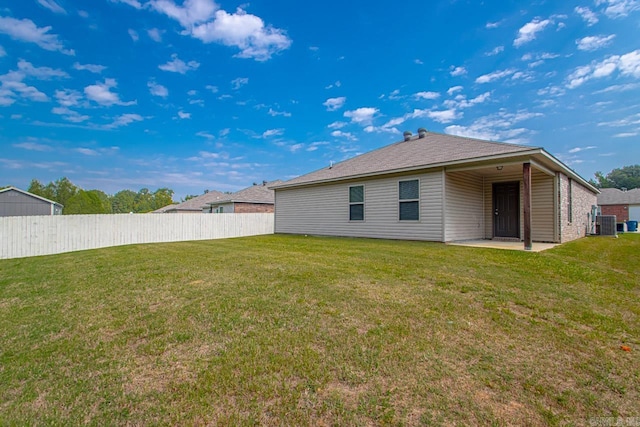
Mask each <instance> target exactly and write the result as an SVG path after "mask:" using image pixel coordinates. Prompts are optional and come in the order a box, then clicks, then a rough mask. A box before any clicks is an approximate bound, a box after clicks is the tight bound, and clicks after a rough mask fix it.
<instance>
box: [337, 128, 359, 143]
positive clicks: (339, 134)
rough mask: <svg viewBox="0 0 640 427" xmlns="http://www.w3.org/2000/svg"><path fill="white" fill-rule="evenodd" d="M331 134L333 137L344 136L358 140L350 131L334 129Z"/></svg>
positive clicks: (351, 139)
mask: <svg viewBox="0 0 640 427" xmlns="http://www.w3.org/2000/svg"><path fill="white" fill-rule="evenodd" d="M331 136H333V137H335V138H345V139H348V140H349V141H357V140H358V138H356V136H355V135H354V134H352V133H351V132H342V131H341V130H334V131H333V132H331Z"/></svg>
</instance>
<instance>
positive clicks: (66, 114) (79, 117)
mask: <svg viewBox="0 0 640 427" xmlns="http://www.w3.org/2000/svg"><path fill="white" fill-rule="evenodd" d="M51 112H52V113H53V114H57V115H60V116H62V118H63V119H65V120H66V121H69V122H72V123H82V122H84V121H86V120H89V119H90V117H89V116H87V115H83V114H80V113H78V112H77V111H73V110H71V109H69V108H68V107H64V106H63V107H54V108H52V109H51Z"/></svg>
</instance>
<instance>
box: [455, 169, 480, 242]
mask: <svg viewBox="0 0 640 427" xmlns="http://www.w3.org/2000/svg"><path fill="white" fill-rule="evenodd" d="M482 180H483V179H482V176H480V175H478V174H475V173H473V172H452V173H447V174H446V181H445V193H446V214H445V241H446V242H451V241H455V240H470V239H482V238H483V237H484V216H483V203H484V201H483V194H482Z"/></svg>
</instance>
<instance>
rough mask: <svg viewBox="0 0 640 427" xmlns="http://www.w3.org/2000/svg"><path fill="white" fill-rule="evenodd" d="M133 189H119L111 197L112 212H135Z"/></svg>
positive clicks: (134, 193)
mask: <svg viewBox="0 0 640 427" xmlns="http://www.w3.org/2000/svg"><path fill="white" fill-rule="evenodd" d="M136 195H137V193H136V192H135V191H131V190H121V191H118V192H117V193H116V194H114V195H113V197H112V198H111V207H112V211H113V213H129V212H135V205H136Z"/></svg>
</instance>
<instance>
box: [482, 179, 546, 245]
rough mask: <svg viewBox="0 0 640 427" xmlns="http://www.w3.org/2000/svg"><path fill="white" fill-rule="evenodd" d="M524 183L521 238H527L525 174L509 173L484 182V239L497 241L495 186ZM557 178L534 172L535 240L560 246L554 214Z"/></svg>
mask: <svg viewBox="0 0 640 427" xmlns="http://www.w3.org/2000/svg"><path fill="white" fill-rule="evenodd" d="M513 181H518V182H519V183H520V238H521V239H522V238H523V237H524V211H523V207H522V201H523V198H522V191H523V188H522V186H523V183H522V173H505V174H501V175H499V176H490V177H485V179H484V200H485V204H484V219H485V221H484V238H485V239H492V238H493V183H495V182H513ZM554 191H555V190H554V177H552V176H549V175H546V174H544V173H542V172H540V171H537V170H535V169H534V170H532V172H531V239H532V240H534V241H536V242H556V241H558V239H557V238H556V237H555V236H556V233H555V222H554V221H555V218H556V214H555V213H554V209H555V203H554V197H555V196H554Z"/></svg>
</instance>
